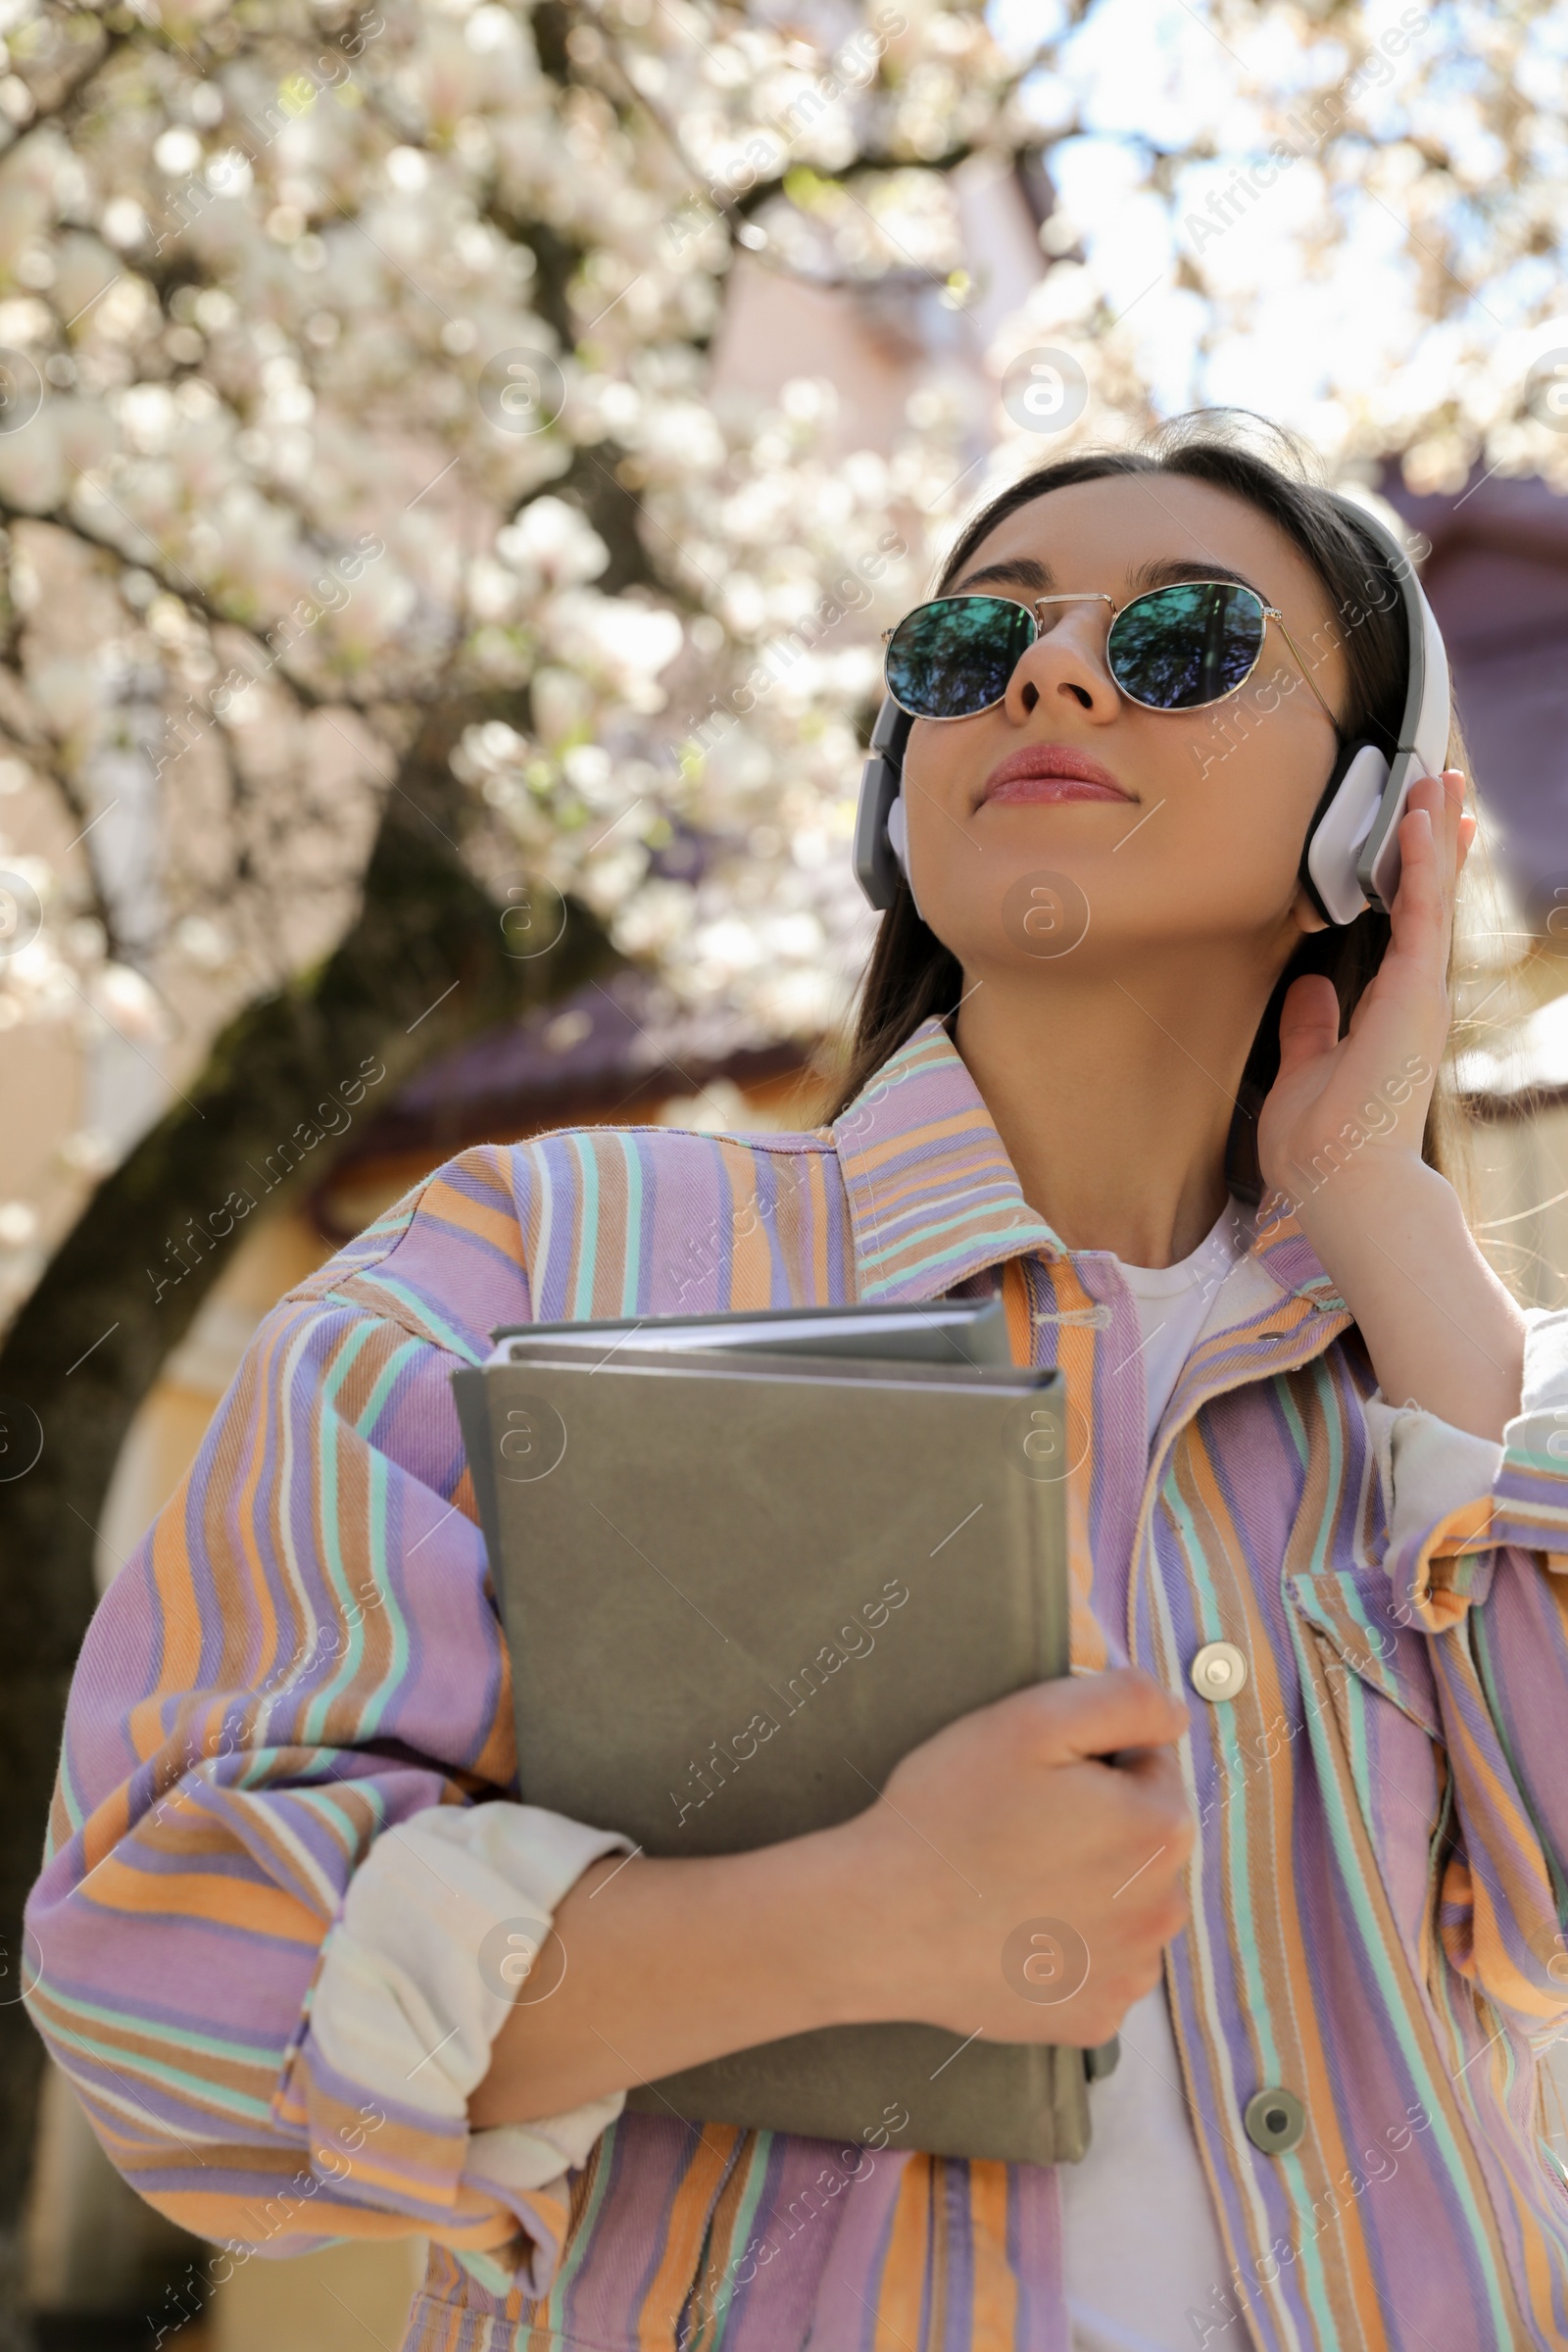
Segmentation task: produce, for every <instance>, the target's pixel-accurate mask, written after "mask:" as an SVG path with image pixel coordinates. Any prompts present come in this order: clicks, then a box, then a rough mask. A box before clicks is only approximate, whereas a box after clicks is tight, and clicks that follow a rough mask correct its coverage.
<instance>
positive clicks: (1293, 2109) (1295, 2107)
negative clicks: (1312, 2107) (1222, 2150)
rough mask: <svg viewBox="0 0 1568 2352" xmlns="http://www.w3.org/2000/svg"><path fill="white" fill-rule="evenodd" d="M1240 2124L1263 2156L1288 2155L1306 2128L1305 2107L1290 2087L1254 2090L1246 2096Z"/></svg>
mask: <svg viewBox="0 0 1568 2352" xmlns="http://www.w3.org/2000/svg"><path fill="white" fill-rule="evenodd" d="M1242 2125H1243V2128H1244V2129H1245V2131H1246V2132H1247V2136H1248V2138H1249V2139H1250V2141H1251V2143H1252V2145H1253V2147H1254V2148H1261V2149H1262V2151H1263V2153H1264V2155H1265V2156H1288V2155H1289V2154H1290V2152H1291V2150H1292V2149H1293V2148H1294V2147H1295V2146H1296V2145H1297V2144H1298V2142H1299V2140H1300V2139H1302V2138H1303V2137H1304V2135H1305V2132H1306V2109H1305V2108H1304V2107H1303V2106H1302V2104H1301V2102H1300V2100H1299V2098H1298V2097H1297V2095H1296V2093H1295V2091H1294V2090H1278V2089H1273V2090H1258V2091H1254V2092H1253V2093H1252V2096H1251V2097H1250V2099H1249V2100H1248V2102H1247V2105H1246V2108H1245V2109H1244V2111H1243V2114H1242Z"/></svg>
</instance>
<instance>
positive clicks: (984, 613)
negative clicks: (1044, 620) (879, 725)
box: [887, 596, 1035, 718]
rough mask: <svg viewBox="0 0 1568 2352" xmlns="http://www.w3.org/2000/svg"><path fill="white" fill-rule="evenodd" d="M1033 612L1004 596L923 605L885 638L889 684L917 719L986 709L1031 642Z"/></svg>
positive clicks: (996, 699)
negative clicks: (917, 715)
mask: <svg viewBox="0 0 1568 2352" xmlns="http://www.w3.org/2000/svg"><path fill="white" fill-rule="evenodd" d="M1034 637H1035V629H1034V620H1033V617H1032V615H1031V614H1030V613H1028V612H1027V611H1026V609H1025V608H1024V607H1023V606H1022V605H1015V604H1012V603H1010V602H1009V601H1008V600H1007V599H1006V598H1005V597H1001V596H950V597H944V598H942V599H941V600H940V601H938V602H937V603H934V604H929V605H920V606H918V607H917V608H916V609H915V611H914V612H912V613H909V614H908V615H907V617H906V618H905V619H904V620H901V621H900V623H899V625H898V627H897V628H896V629H895V630H894V632H893V635H892V637H891V638H890V639H889V640H888V657H887V678H888V686H889V689H890V691H891V692H892V694H893V695H894V696H895V697H896V699H897V700H898V701H899V702H900V703H902V704H903V706H904V708H905V709H906V710H907V711H917V712H918V713H919V715H920V716H921V717H922V718H968V717H970V716H971V715H972V714H973V713H974V712H975V711H986V710H989V709H990V707H991V706H992V704H993V703H1000V702H1001V700H1002V698H1003V696H1004V695H1005V693H1006V691H1007V680H1008V679H1009V678H1010V677H1011V675H1012V673H1013V671H1014V670H1015V669H1016V668H1017V666H1018V662H1019V661H1020V659H1021V657H1022V656H1023V655H1024V654H1025V653H1026V652H1027V651H1028V649H1029V647H1030V646H1031V645H1032V644H1033V643H1034Z"/></svg>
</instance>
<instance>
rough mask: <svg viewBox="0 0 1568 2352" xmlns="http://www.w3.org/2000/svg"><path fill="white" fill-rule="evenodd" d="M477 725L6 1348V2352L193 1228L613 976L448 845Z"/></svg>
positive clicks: (577, 927) (437, 764) (109, 1202)
mask: <svg viewBox="0 0 1568 2352" xmlns="http://www.w3.org/2000/svg"><path fill="white" fill-rule="evenodd" d="M465 715H466V714H465ZM460 723H461V717H460V716H457V715H455V714H452V713H443V714H441V715H440V716H438V717H436V718H434V719H432V722H431V724H430V726H429V727H428V728H427V729H426V732H425V735H424V737H423V738H422V739H421V740H420V742H419V743H418V744H417V746H416V747H415V749H414V751H413V753H412V754H411V756H410V757H409V758H408V759H407V760H406V761H405V763H404V766H403V769H402V772H401V774H400V778H399V788H398V789H396V790H394V791H392V792H391V793H390V794H389V795H388V799H387V803H386V809H385V812H384V815H383V818H382V822H381V826H380V830H379V833H378V835H377V838H376V842H375V847H374V850H373V852H372V854H371V858H370V861H369V865H368V870H367V874H366V880H365V890H364V898H363V902H362V907H361V911H360V914H359V916H358V919H357V920H356V921H355V923H354V925H353V927H352V928H351V929H350V931H349V932H348V933H347V935H346V937H345V938H344V940H343V942H342V944H341V945H340V947H339V948H338V949H337V952H336V953H335V954H334V955H333V956H330V957H329V958H328V959H327V960H326V961H325V962H324V963H322V964H321V965H320V966H319V967H318V969H317V970H315V971H314V972H311V973H308V974H306V975H304V976H302V977H301V978H300V979H299V980H298V981H296V982H295V983H294V984H292V985H291V986H290V987H289V988H287V989H286V990H284V991H283V992H282V993H281V994H279V995H277V996H274V997H271V998H270V999H267V1000H265V1001H264V1002H262V1003H259V1004H256V1005H251V1006H249V1007H248V1008H247V1009H246V1010H245V1011H243V1012H242V1013H240V1014H239V1015H238V1016H237V1017H236V1018H235V1019H234V1020H233V1021H232V1022H231V1023H230V1024H229V1026H228V1027H227V1029H226V1030H224V1031H223V1033H222V1034H221V1036H220V1038H219V1039H218V1041H217V1044H216V1045H215V1047H214V1050H213V1053H212V1056H211V1058H210V1060H209V1063H208V1066H207V1068H206V1070H205V1072H204V1073H203V1075H202V1076H201V1078H200V1079H199V1080H197V1081H195V1082H194V1083H193V1084H192V1086H191V1087H190V1089H189V1094H190V1103H188V1104H187V1103H184V1102H180V1103H176V1104H175V1106H174V1108H173V1109H172V1110H171V1111H170V1112H169V1114H168V1115H167V1117H165V1118H164V1119H163V1120H162V1121H161V1122H160V1123H159V1124H158V1125H157V1126H156V1127H155V1128H153V1129H152V1131H151V1132H150V1133H149V1134H148V1135H147V1136H145V1137H144V1138H143V1140H142V1141H141V1143H139V1144H138V1145H137V1146H136V1148H135V1150H134V1151H133V1152H131V1154H130V1156H129V1157H128V1159H126V1160H125V1162H124V1163H123V1166H121V1167H120V1168H118V1169H117V1170H116V1171H115V1173H114V1174H113V1175H112V1176H110V1177H108V1178H107V1179H106V1180H105V1182H104V1183H103V1184H102V1185H101V1186H100V1187H99V1189H98V1191H97V1192H96V1193H95V1194H94V1195H93V1197H92V1199H91V1201H89V1202H88V1204H87V1206H86V1208H85V1209H84V1210H83V1212H82V1215H81V1217H80V1218H79V1220H78V1221H77V1223H76V1225H75V1226H74V1228H73V1231H72V1232H71V1233H70V1235H69V1236H68V1237H67V1239H66V1240H65V1242H64V1243H63V1244H62V1245H61V1248H60V1249H59V1250H58V1251H57V1252H56V1254H55V1256H54V1258H53V1259H52V1260H51V1262H50V1264H49V1266H48V1267H47V1268H46V1270H45V1272H44V1275H43V1277H42V1279H41V1281H40V1282H39V1284H38V1287H37V1289H36V1290H35V1291H34V1292H33V1294H32V1296H31V1298H30V1299H28V1300H27V1302H26V1304H25V1306H24V1307H23V1309H22V1311H21V1313H20V1314H19V1316H18V1317H17V1320H16V1322H15V1323H14V1324H13V1326H12V1328H11V1330H10V1332H9V1334H8V1336H7V1337H6V1340H5V1342H4V1345H3V1347H0V1789H4V1790H5V1797H6V1801H5V1805H4V1808H3V1809H0V1972H3V1973H0V2352H11V2348H12V2347H16V2348H17V2352H21V2348H22V2347H25V2346H29V2345H30V2344H31V2343H32V2341H33V2337H32V2332H31V2327H30V2323H29V2321H28V2318H27V2316H26V2313H25V2309H24V2296H23V2279H22V2260H21V2248H20V2240H19V2227H20V2222H21V2218H22V2211H23V2205H24V2199H25V2191H26V2184H27V2177H28V2172H29V2165H30V2157H31V2152H32V2146H33V2136H34V2116H35V2110H36V2102H37V2090H38V2084H39V2081H40V2079H41V2074H42V2067H43V2056H44V2053H43V2046H42V2044H41V2042H40V2041H39V2039H38V2036H37V2034H35V2032H34V2031H33V2028H32V2025H31V2022H30V2020H29V2019H28V2017H27V2014H26V2010H25V2006H24V2005H23V2002H22V2000H21V1998H20V1995H21V1993H22V1992H23V1990H24V1989H25V1983H26V1982H30V1976H29V1975H28V1973H27V1972H28V1958H27V1955H26V1953H25V1950H24V1946H23V1937H22V1911H23V1904H24V1901H25V1897H26V1894H27V1891H28V1888H29V1887H30V1886H31V1884H32V1881H33V1880H34V1878H35V1877H36V1876H37V1872H38V1868H39V1864H40V1858H41V1853H42V1846H43V1838H44V1829H45V1822H46V1818H47V1811H48V1804H49V1797H50V1791H51V1789H52V1786H53V1781H54V1774H55V1768H56V1763H57V1760H58V1755H59V1745H60V1734H61V1724H62V1720H63V1716H64V1712H65V1702H66V1694H67V1691H68V1689H69V1687H70V1682H71V1675H72V1670H73V1666H74V1663H75V1658H76V1652H77V1650H78V1648H79V1646H80V1643H81V1640H82V1636H83V1634H84V1632H85V1630H86V1626H87V1621H88V1618H89V1617H90V1615H91V1613H92V1609H93V1604H94V1598H95V1594H94V1586H93V1545H94V1529H95V1526H96V1523H97V1521H98V1519H99V1517H100V1514H101V1512H102V1508H103V1502H104V1496H105V1493H106V1490H107V1488H108V1484H109V1479H110V1475H111V1473H112V1471H113V1469H114V1466H115V1461H116V1458H117V1456H118V1454H119V1452H120V1447H121V1445H122V1442H123V1438H124V1436H125V1432H126V1429H127V1428H128V1426H129V1423H130V1420H131V1417H132V1415H133V1414H134V1413H135V1411H136V1408H137V1406H138V1405H139V1404H140V1402H141V1400H142V1398H143V1397H145V1396H146V1394H147V1392H148V1390H149V1389H150V1388H151V1387H152V1385H153V1383H154V1381H155V1380H156V1379H157V1376H158V1373H159V1369H160V1367H161V1365H162V1364H163V1362H164V1360H165V1358H166V1357H167V1356H168V1355H169V1354H170V1352H171V1350H172V1348H174V1347H175V1346H176V1345H177V1343H178V1342H179V1340H180V1339H181V1338H182V1337H183V1335H184V1333H185V1331H186V1330H187V1328H188V1327H189V1325H190V1323H191V1321H192V1319H193V1317H194V1315H195V1313H196V1310H197V1308H198V1307H199V1306H200V1304H201V1302H202V1299H204V1297H205V1296H206V1294H207V1292H208V1291H209V1290H210V1289H211V1287H212V1284H213V1282H214V1280H215V1279H216V1277H217V1276H218V1275H219V1274H220V1273H221V1271H222V1269H223V1267H224V1265H225V1263H226V1262H227V1259H228V1257H229V1255H230V1254H231V1253H232V1251H233V1250H234V1249H235V1248H236V1247H237V1246H238V1242H239V1240H240V1239H241V1237H242V1236H243V1234H244V1232H245V1230H246V1228H245V1226H244V1225H243V1224H241V1223H239V1222H237V1221H236V1222H234V1223H233V1224H232V1226H231V1228H230V1234H229V1237H228V1238H226V1239H225V1240H216V1241H215V1240H212V1237H211V1236H210V1235H209V1236H208V1243H207V1244H204V1245H203V1246H202V1249H201V1250H198V1253H197V1262H195V1263H194V1264H192V1265H191V1266H190V1268H189V1271H188V1272H186V1273H184V1274H183V1275H182V1276H180V1277H179V1279H178V1280H177V1281H176V1280H175V1279H174V1275H175V1273H176V1271H177V1269H178V1267H179V1266H180V1265H181V1264H182V1263H184V1262H185V1260H186V1257H187V1256H188V1254H189V1241H188V1237H189V1236H190V1233H191V1221H192V1220H194V1221H195V1225H196V1227H198V1228H199V1229H200V1230H201V1231H202V1232H203V1233H204V1234H207V1233H208V1228H209V1226H210V1223H211V1221H213V1220H215V1219H216V1218H217V1216H218V1211H219V1209H220V1207H221V1204H222V1203H223V1202H224V1201H227V1199H228V1197H229V1195H230V1194H231V1193H234V1192H243V1193H245V1194H247V1195H250V1196H252V1197H255V1196H256V1194H257V1192H258V1181H257V1179H258V1174H259V1172H260V1171H261V1170H262V1169H263V1168H264V1167H267V1164H268V1161H269V1158H271V1160H272V1163H273V1164H272V1167H271V1168H269V1169H268V1175H269V1177H270V1176H271V1175H272V1174H273V1172H274V1170H277V1171H278V1178H277V1182H276V1183H275V1185H272V1186H271V1187H270V1189H269V1192H268V1201H269V1205H272V1204H273V1203H274V1202H278V1201H283V1200H284V1199H286V1198H287V1197H288V1196H289V1195H290V1194H291V1193H297V1192H299V1191H300V1190H303V1189H304V1187H305V1186H306V1185H307V1184H310V1183H314V1182H316V1181H318V1180H319V1177H320V1176H321V1175H322V1174H323V1173H324V1172H325V1170H326V1168H327V1167H328V1166H329V1165H330V1164H331V1162H332V1160H333V1158H334V1157H335V1156H336V1155H337V1152H339V1151H340V1150H341V1148H342V1143H343V1142H344V1141H345V1140H346V1138H347V1135H348V1134H350V1133H352V1128H347V1129H345V1130H344V1133H343V1136H342V1137H340V1138H334V1137H332V1136H331V1135H326V1136H324V1137H323V1138H322V1140H321V1141H320V1142H319V1144H317V1145H316V1146H315V1147H314V1148H312V1149H310V1150H309V1151H308V1152H307V1153H306V1154H305V1155H304V1156H303V1158H302V1159H301V1161H300V1163H299V1164H298V1166H297V1167H296V1168H295V1169H294V1170H293V1172H292V1173H289V1174H284V1173H282V1172H281V1170H280V1162H281V1159H282V1156H283V1155H282V1152H281V1147H282V1146H283V1144H284V1142H285V1140H286V1139H288V1138H290V1137H291V1136H292V1135H293V1134H294V1132H295V1129H296V1128H297V1126H298V1125H299V1124H300V1123H301V1122H302V1121H310V1120H312V1118H313V1114H314V1112H315V1109H316V1106H317V1104H318V1103H323V1102H324V1101H325V1100H326V1098H327V1096H328V1095H330V1094H334V1093H336V1092H337V1090H338V1089H339V1088H340V1087H341V1086H342V1084H343V1082H344V1080H345V1079H346V1078H349V1077H351V1076H352V1075H353V1074H354V1073H355V1072H356V1071H357V1070H358V1069H359V1068H360V1066H361V1064H362V1062H366V1061H367V1060H368V1059H370V1058H378V1059H379V1060H380V1061H382V1062H384V1063H385V1065H386V1079H385V1081H384V1082H383V1083H384V1084H385V1086H386V1090H387V1094H386V1097H383V1098H381V1099H383V1100H385V1099H388V1098H389V1097H390V1095H391V1093H392V1092H393V1091H394V1090H395V1088H396V1086H397V1084H398V1083H399V1081H400V1080H402V1079H403V1078H405V1077H407V1076H408V1075H409V1074H410V1072H411V1071H413V1070H414V1069H416V1068H417V1067H418V1066H419V1065H420V1064H421V1063H423V1062H425V1061H428V1060H430V1059H431V1058H432V1057H433V1056H434V1055H435V1054H437V1053H439V1052H441V1051H443V1050H445V1049H447V1048H449V1047H451V1046H452V1045H453V1044H455V1043H456V1042H457V1041H458V1040H459V1039H461V1038H464V1037H466V1036H470V1035H472V1034H474V1033H476V1032H478V1031H480V1030H482V1029H484V1028H487V1027H490V1026H492V1025H494V1024H496V1023H498V1022H500V1021H503V1020H505V1019H507V1018H509V1017H512V1016H515V1015H517V1014H519V1013H521V1012H522V1011H524V1010H526V1009H527V1008H528V1007H530V1006H532V1005H539V1004H543V1003H546V1002H548V1001H550V1000H551V999H553V998H555V997H558V996H560V995H563V994H565V993H566V992H567V991H569V990H570V989H572V988H574V987H576V986H578V985H580V984H581V982H582V981H583V980H585V979H586V978H588V977H590V976H591V975H593V974H595V973H597V972H600V971H602V970H604V969H606V968H607V967H608V966H609V965H610V964H611V963H612V962H613V961H614V956H613V951H612V950H611V948H610V946H609V943H608V941H607V940H606V938H605V936H604V933H603V932H602V931H601V930H600V928H599V927H598V926H597V925H596V924H595V922H594V921H593V919H592V917H590V916H588V915H587V914H586V913H584V912H582V911H580V910H578V909H576V908H568V910H567V918H566V923H565V928H564V932H563V934H562V937H561V938H560V940H559V941H558V942H557V944H556V945H555V946H554V947H553V948H551V949H549V950H548V952H545V953H542V954H539V955H537V956H526V957H525V956H518V955H517V954H516V952H515V949H516V945H517V940H516V934H515V927H514V931H513V934H512V936H511V937H509V936H508V935H507V934H504V933H503V930H502V927H501V922H500V919H499V917H500V910H498V908H497V907H495V906H494V905H493V904H492V902H491V901H490V900H489V899H488V898H487V897H486V896H485V894H484V893H483V891H481V890H480V889H479V887H478V886H477V885H476V884H475V882H474V881H473V880H472V878H471V876H470V875H469V874H468V873H467V871H466V868H465V867H464V866H463V864H462V862H461V860H460V858H459V857H458V855H457V853H456V851H455V849H454V848H453V847H452V844H451V840H450V838H449V837H451V836H455V835H456V834H457V833H458V831H459V827H460V823H461V801H460V798H459V795H458V791H457V787H456V786H455V785H454V784H453V782H452V779H451V776H450V771H449V769H448V767H447V760H446V755H447V752H448V750H449V748H450V744H451V742H452V740H453V737H454V735H455V733H456V731H457V726H458V725H459V724H460ZM181 1237H187V1238H186V1240H185V1241H184V1242H183V1243H182V1239H181ZM209 1244H210V1246H209ZM172 1246H177V1247H172ZM149 1270H150V1271H149ZM159 1277H164V1278H165V1280H164V1284H163V1287H162V1288H160V1287H159V1279H158V1278H159ZM34 1456H36V1458H35V1459H34V1458H33V1457H34ZM28 1465H30V1466H28ZM32 1965H33V1967H34V1969H35V1966H36V1956H35V1955H34V1959H33V1963H32Z"/></svg>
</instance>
